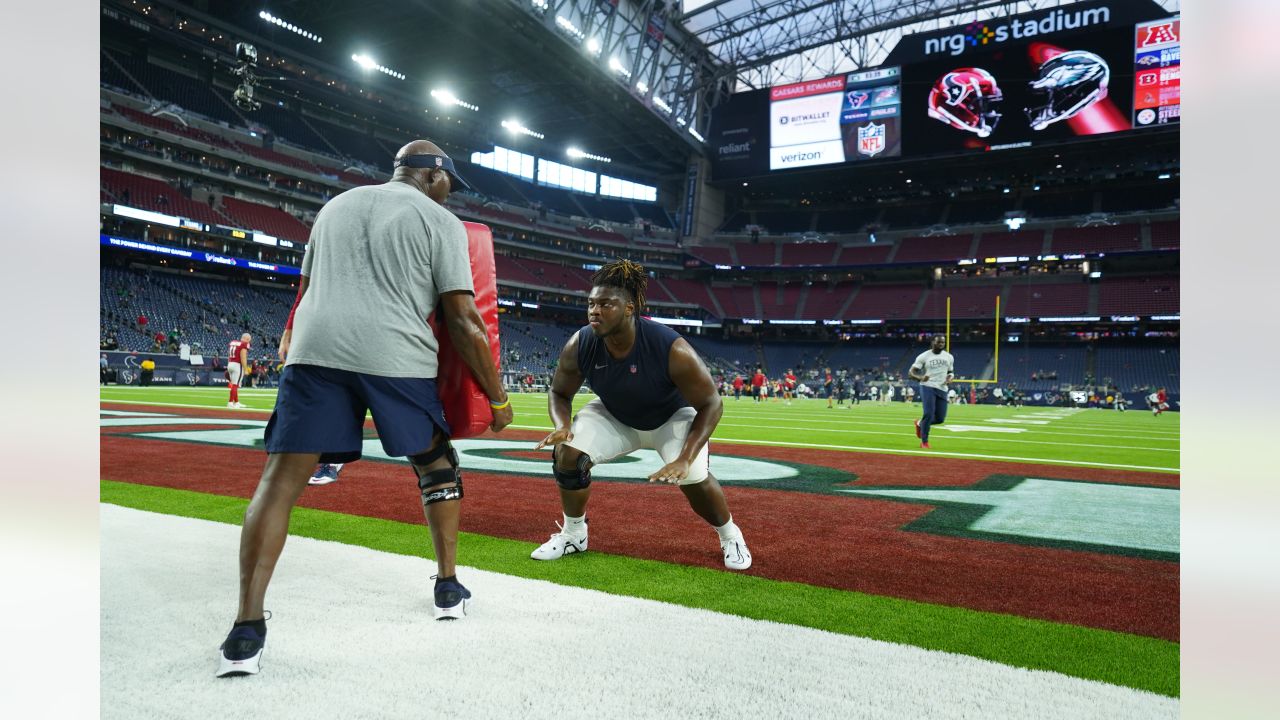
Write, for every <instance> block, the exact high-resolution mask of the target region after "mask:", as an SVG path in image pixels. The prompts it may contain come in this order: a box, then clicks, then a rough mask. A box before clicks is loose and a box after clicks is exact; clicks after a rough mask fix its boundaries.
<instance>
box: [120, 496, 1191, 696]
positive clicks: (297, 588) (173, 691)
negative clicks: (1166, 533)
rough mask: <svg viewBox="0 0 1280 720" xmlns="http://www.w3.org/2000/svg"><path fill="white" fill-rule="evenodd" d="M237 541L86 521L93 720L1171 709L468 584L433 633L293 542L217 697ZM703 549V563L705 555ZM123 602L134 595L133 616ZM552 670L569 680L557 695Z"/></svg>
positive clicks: (719, 624) (377, 572) (369, 574)
mask: <svg viewBox="0 0 1280 720" xmlns="http://www.w3.org/2000/svg"><path fill="white" fill-rule="evenodd" d="M239 535H240V529H239V528H238V527H237V526H235V525H228V524H222V523H214V522H208V521H204V520H192V519H189V518H179V517H173V516H169V515H161V514H156V513H148V512H142V511H139V510H133V509H128V508H122V507H117V506H113V505H102V506H101V538H102V541H101V547H102V573H101V574H102V589H101V607H102V610H101V623H102V629H101V648H102V650H101V712H102V717H104V718H129V719H130V720H132V719H133V718H140V717H199V718H218V717H229V718H236V717H254V718H279V717H307V718H321V717H371V716H377V717H421V716H422V715H423V711H424V708H444V707H448V708H449V709H450V713H449V714H450V716H452V717H460V718H471V717H495V718H498V717H512V718H514V717H520V718H530V719H539V718H549V719H551V718H554V719H556V720H559V718H563V717H564V714H565V708H572V709H573V713H572V714H573V715H575V716H582V717H626V718H673V717H708V718H710V717H718V718H751V717H839V718H842V719H843V718H849V719H858V718H886V717H889V718H923V717H929V718H962V717H963V718H973V717H999V718H1036V719H1040V718H1047V719H1055V718H1099V719H1102V718H1108V719H1109V718H1116V717H1124V718H1138V719H1140V720H1146V719H1148V718H1151V719H1155V718H1176V717H1177V716H1178V712H1179V706H1180V702H1179V701H1178V700H1177V699H1174V698H1168V697H1163V696H1159V695H1154V694H1151V693H1147V692H1142V691H1139V690H1133V689H1130V688H1123V687H1117V686H1114V685H1107V684H1104V683H1099V682H1094V681H1089V680H1081V679H1079V678H1073V677H1068V676H1066V675H1061V674H1058V673H1052V672H1044V671H1031V670H1025V669H1022V668H1015V667H1011V666H1008V665H1001V664H999V663H995V662H991V661H988V660H981V659H978V658H974V657H969V656H964V655H955V654H950V653H944V652H938V651H933V650H925V649H922V648H918V647H913V646H907V645H898V644H894V643H888V642H882V641H876V640H868V639H866V638H859V637H852V636H848V635H838V634H835V633H829V632H824V631H821V630H814V629H811V628H803V627H797V626H793V625H784V624H780V623H774V622H768V621H762V620H750V619H747V618H742V617H736V616H731V615H723V614H720V613H714V612H709V611H706V610H695V609H692V608H685V607H680V606H677V605H670V604H666V603H659V602H654V601H651V600H642V599H638V598H632V597H624V596H617V595H609V594H606V593H602V592H597V591H593V590H584V589H581V588H573V587H567V586H561V585H555V584H552V583H548V582H542V581H536V580H526V579H523V578H516V577H510V576H506V575H500V574H497V573H491V572H484V571H479V570H474V569H471V568H467V567H459V568H458V569H459V571H460V573H459V575H460V577H461V578H462V580H463V582H465V583H466V584H467V586H468V588H470V589H471V591H472V592H473V593H474V598H475V601H476V602H475V604H474V605H473V606H472V607H471V608H470V612H469V614H468V616H467V617H466V618H465V619H463V620H460V621H455V622H452V623H442V622H436V621H434V620H432V619H430V607H431V605H430V603H431V599H430V598H431V596H430V587H431V581H430V580H429V579H428V578H429V577H430V575H431V574H432V573H434V572H435V564H434V563H433V562H431V561H429V560H425V559H423V558H417V557H409V556H404V555H393V554H389V553H382V552H377V551H374V550H369V549H368V548H362V547H355V546H349V545H343V544H340V543H334V542H323V541H318V540H312V539H309V538H303V537H291V538H290V539H289V543H288V545H287V546H286V548H285V551H284V555H283V558H282V561H281V563H280V565H279V566H278V568H277V570H276V572H275V577H274V580H273V582H272V584H271V592H270V594H269V595H268V604H269V606H270V608H271V609H272V610H273V611H274V613H273V614H274V616H273V618H272V620H271V621H270V624H269V628H270V630H269V633H268V635H267V646H266V649H265V651H264V653H263V659H262V672H261V674H259V675H257V676H254V677H249V678H236V679H230V680H217V679H215V678H214V677H213V672H214V669H215V668H216V667H217V647H218V644H219V643H220V642H221V641H222V639H223V637H225V634H226V632H227V630H228V629H229V628H230V624H231V620H232V617H233V614H234V612H235V594H236V586H237V569H236V562H235V558H236V556H237V553H238V546H239ZM422 535H423V542H424V543H425V542H427V540H426V533H425V531H424V532H423V533H422ZM713 540H714V536H713V537H712V538H711V540H709V541H707V542H706V545H707V546H708V547H707V551H708V552H718V547H717V546H716V544H715V543H714V542H713ZM570 561H571V560H565V561H561V562H570ZM528 562H531V563H532V562H535V561H533V560H529V561H528ZM138 588H147V592H146V593H145V594H144V595H143V596H142V597H141V600H142V601H141V602H139V599H140V597H139V595H138V592H137V590H138ZM140 628H142V629H145V632H140ZM672 638H679V640H678V641H674V642H673V641H672ZM549 648H551V649H554V648H571V649H572V657H571V658H562V657H560V655H561V654H562V653H560V652H557V651H555V650H549ZM459 653H462V655H463V656H464V657H465V659H466V661H465V662H458V658H459ZM568 661H573V662H575V663H577V668H579V669H581V671H582V675H583V676H584V678H585V679H580V680H578V681H571V680H570V679H568V678H567V675H566V673H567V672H568V671H569V670H570V668H567V667H566V666H565V663H566V662H568ZM444 667H447V668H449V682H447V683H442V682H430V681H427V680H424V675H423V673H424V672H425V670H424V669H430V668H435V669H439V668H444ZM575 672H576V671H575ZM428 714H431V713H430V712H428Z"/></svg>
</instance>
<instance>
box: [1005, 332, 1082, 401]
mask: <svg viewBox="0 0 1280 720" xmlns="http://www.w3.org/2000/svg"><path fill="white" fill-rule="evenodd" d="M1088 360H1089V355H1088V349H1087V348H1086V347H1085V346H1084V345H1079V344H1065V343H1052V344H1039V343H1033V342H1027V343H1018V344H1008V343H1006V344H1003V345H1001V346H1000V369H999V371H1000V377H999V380H1000V387H1003V388H1007V387H1009V385H1010V384H1012V385H1016V386H1017V387H1018V388H1019V389H1021V390H1024V391H1032V392H1034V391H1043V390H1056V389H1058V388H1059V387H1060V386H1062V385H1079V384H1082V383H1084V381H1085V374H1086V371H1087V367H1088ZM1033 374H1034V375H1035V376H1036V379H1035V380H1032V379H1031V376H1032V375H1033ZM1044 375H1048V376H1049V377H1048V378H1045V377H1043V376H1044Z"/></svg>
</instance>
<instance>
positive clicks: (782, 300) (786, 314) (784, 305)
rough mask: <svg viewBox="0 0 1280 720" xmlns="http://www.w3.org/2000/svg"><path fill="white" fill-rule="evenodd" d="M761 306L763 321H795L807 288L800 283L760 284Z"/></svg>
mask: <svg viewBox="0 0 1280 720" xmlns="http://www.w3.org/2000/svg"><path fill="white" fill-rule="evenodd" d="M759 288H760V306H761V309H762V310H763V311H764V316H763V319H768V320H786V319H795V318H796V313H797V311H798V310H799V304H800V296H801V295H802V294H803V293H804V290H805V287H804V285H802V284H800V283H794V282H793V283H774V282H762V283H759Z"/></svg>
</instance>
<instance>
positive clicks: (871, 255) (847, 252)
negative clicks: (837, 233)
mask: <svg viewBox="0 0 1280 720" xmlns="http://www.w3.org/2000/svg"><path fill="white" fill-rule="evenodd" d="M892 251H893V246H892V245H845V246H843V247H841V248H840V254H839V255H837V256H836V260H835V263H834V264H835V265H880V264H882V263H885V262H888V260H889V253H890V252H892Z"/></svg>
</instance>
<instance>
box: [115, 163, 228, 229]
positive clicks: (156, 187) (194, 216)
mask: <svg viewBox="0 0 1280 720" xmlns="http://www.w3.org/2000/svg"><path fill="white" fill-rule="evenodd" d="M100 183H101V185H102V187H103V188H104V189H106V190H107V192H109V193H111V194H112V195H113V196H114V197H115V198H116V199H117V202H118V203H119V204H121V205H127V206H129V207H135V208H140V209H142V210H151V211H153V212H158V213H165V214H166V215H178V216H180V217H185V218H190V219H191V220H195V221H197V222H203V223H215V224H222V225H226V224H229V223H230V221H229V220H227V218H225V217H223V216H222V215H219V214H218V213H217V212H215V211H214V209H213V208H211V207H209V206H208V205H205V204H203V203H197V202H195V201H193V200H192V199H191V198H189V197H187V196H185V195H183V194H182V192H181V191H180V190H179V189H178V188H175V187H173V186H172V185H169V184H168V183H165V182H163V181H160V180H156V179H154V178H150V177H146V176H143V175H136V174H134V173H128V172H124V171H122V170H115V169H113V168H109V167H106V166H103V167H102V169H101V173H100Z"/></svg>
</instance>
